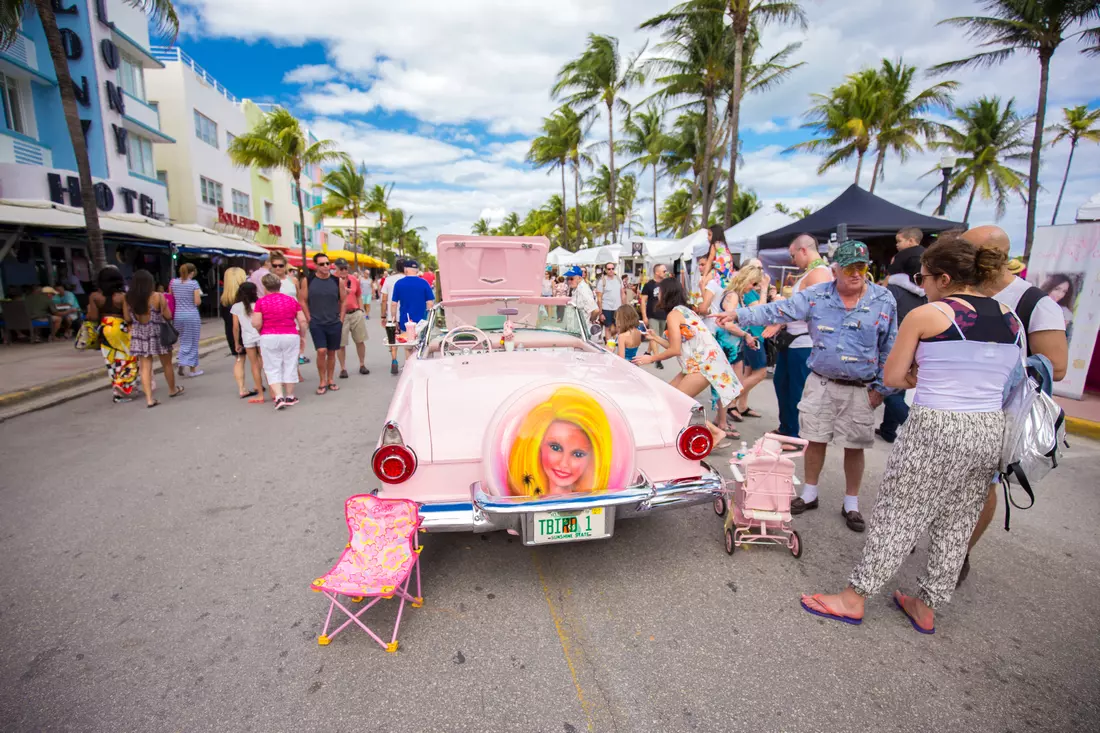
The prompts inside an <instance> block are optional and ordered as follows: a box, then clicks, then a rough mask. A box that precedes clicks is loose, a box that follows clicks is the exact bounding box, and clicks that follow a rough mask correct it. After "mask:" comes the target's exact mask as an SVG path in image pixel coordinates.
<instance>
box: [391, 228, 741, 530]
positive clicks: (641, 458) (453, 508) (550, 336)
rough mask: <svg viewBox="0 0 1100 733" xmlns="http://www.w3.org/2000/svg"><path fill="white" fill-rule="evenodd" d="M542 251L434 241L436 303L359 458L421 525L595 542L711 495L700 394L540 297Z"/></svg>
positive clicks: (713, 486) (509, 243)
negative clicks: (611, 347)
mask: <svg viewBox="0 0 1100 733" xmlns="http://www.w3.org/2000/svg"><path fill="white" fill-rule="evenodd" d="M548 248H549V242H548V241H547V240H546V239H545V238H541V237H532V238H519V237H464V236H442V237H440V238H439V240H438V257H439V265H440V278H441V289H442V298H443V300H442V302H439V303H436V305H435V308H434V309H433V310H432V312H431V313H430V314H429V316H428V319H427V321H426V322H423V323H421V324H420V325H419V327H418V328H417V332H418V336H417V338H416V343H415V346H411V347H408V348H409V354H408V360H407V362H406V364H405V368H404V371H403V373H402V375H401V378H400V380H399V381H398V384H397V389H396V392H395V393H394V396H393V401H392V402H391V403H390V408H389V412H388V413H387V415H386V424H385V426H384V427H383V429H382V434H381V436H380V437H379V441H378V447H377V449H376V450H375V452H374V455H373V457H372V466H373V469H374V473H375V475H376V476H377V477H378V479H379V480H380V481H381V482H382V486H381V488H380V489H378V491H377V494H378V496H382V497H394V498H402V499H411V500H413V501H415V502H417V503H418V504H419V505H420V511H421V513H422V516H423V528H424V529H425V530H427V531H428V532H471V531H472V532H491V531H497V530H505V531H507V532H509V533H511V534H514V535H517V536H519V537H521V538H522V539H523V542H524V544H527V545H539V544H544V543H553V542H569V541H574V540H589V539H601V538H606V537H610V536H611V535H612V534H613V533H614V531H615V523H616V522H617V521H619V520H622V519H626V518H629V517H634V516H640V515H645V514H648V513H650V512H653V511H656V510H659V509H666V508H672V507H684V506H690V505H692V504H702V503H712V502H713V501H714V500H715V499H716V498H718V497H719V496H720V495H721V490H722V486H723V482H722V478H721V477H720V476H719V474H718V473H717V472H716V471H714V470H713V469H711V468H710V467H709V466H708V465H707V464H706V463H705V462H704V459H705V458H706V457H707V455H708V454H709V453H710V451H711V448H712V439H711V434H710V432H709V431H708V430H707V428H706V425H705V415H704V411H703V409H702V407H701V406H699V405H698V404H697V403H696V402H695V401H694V400H692V399H691V398H689V397H687V396H686V395H684V394H683V393H681V392H679V391H678V390H676V389H673V388H672V387H670V386H668V385H667V384H666V383H665V382H663V381H662V380H660V379H658V378H657V377H655V376H653V375H651V374H649V373H648V372H646V371H645V370H643V369H640V368H638V367H636V366H634V365H633V364H631V363H629V362H627V361H625V360H624V359H621V358H619V357H618V356H616V355H615V354H613V353H612V352H610V351H608V350H607V349H606V348H604V346H603V344H602V343H601V342H600V341H599V340H598V339H593V337H592V335H591V333H590V328H591V327H590V325H589V323H588V317H587V314H583V313H580V312H579V311H578V310H577V309H576V308H574V307H573V306H572V305H569V302H568V300H567V299H566V298H548V297H542V296H541V293H542V291H543V287H542V282H543V275H544V272H545V269H546V254H547V250H548Z"/></svg>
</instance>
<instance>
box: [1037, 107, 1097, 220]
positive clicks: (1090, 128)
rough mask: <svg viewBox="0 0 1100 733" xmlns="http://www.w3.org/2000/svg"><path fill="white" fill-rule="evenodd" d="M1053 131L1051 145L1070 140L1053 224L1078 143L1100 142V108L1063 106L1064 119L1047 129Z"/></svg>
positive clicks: (1056, 218) (1055, 205) (1052, 218)
mask: <svg viewBox="0 0 1100 733" xmlns="http://www.w3.org/2000/svg"><path fill="white" fill-rule="evenodd" d="M1046 131H1047V132H1049V133H1053V134H1054V138H1053V139H1051V141H1050V143H1049V146H1050V147H1054V146H1055V145H1057V144H1058V143H1060V142H1062V141H1063V140H1069V158H1068V159H1067V160H1066V172H1065V173H1064V174H1062V187H1061V188H1060V189H1058V200H1057V201H1056V202H1055V203H1054V215H1053V216H1051V217H1050V223H1051V225H1053V224H1054V223H1055V222H1057V221H1058V209H1059V208H1061V206H1062V195H1063V194H1065V192H1066V181H1068V180H1069V167H1070V166H1071V165H1073V152H1074V151H1075V150H1076V149H1077V143H1079V142H1081V141H1082V140H1085V141H1087V142H1093V143H1100V109H1094V110H1092V111H1091V112H1090V111H1089V109H1088V107H1086V106H1085V105H1083V104H1081V105H1078V106H1076V107H1063V108H1062V121H1061V122H1059V123H1058V124H1057V125H1051V126H1050V127H1048V128H1047V129H1046Z"/></svg>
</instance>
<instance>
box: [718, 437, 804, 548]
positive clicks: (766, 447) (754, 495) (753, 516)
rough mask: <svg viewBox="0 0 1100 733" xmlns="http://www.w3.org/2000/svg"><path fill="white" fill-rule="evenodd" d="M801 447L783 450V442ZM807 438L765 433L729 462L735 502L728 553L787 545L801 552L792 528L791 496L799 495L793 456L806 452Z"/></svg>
mask: <svg viewBox="0 0 1100 733" xmlns="http://www.w3.org/2000/svg"><path fill="white" fill-rule="evenodd" d="M785 445H786V446H790V447H792V448H797V450H795V451H792V452H787V451H784V450H783V448H784V446H785ZM806 445H807V443H806V441H805V440H802V439H800V438H789V437H787V436H785V435H777V434H775V433H766V434H765V435H764V437H763V438H760V439H759V440H757V441H756V443H755V444H754V445H753V447H752V448H751V449H750V450H749V451H748V453H747V454H745V455H744V456H740V457H734V458H733V459H732V460H731V461H730V472H731V473H732V474H733V492H732V493H733V501H732V502H730V505H729V513H728V514H727V515H726V525H725V532H724V534H725V541H726V552H728V553H729V554H731V555H732V554H733V552H734V550H735V549H736V548H738V547H740V546H741V545H766V544H775V545H784V546H786V547H787V549H789V550H790V551H791V554H792V555H794V556H795V557H796V558H799V557H802V538H801V537H800V536H799V534H798V532H797V531H795V530H794V529H793V528H792V527H791V500H793V499H794V497H795V496H796V495H797V494H796V493H795V489H794V486H795V483H797V481H798V479H797V478H796V477H795V473H794V461H793V459H794V458H798V457H799V456H801V455H804V454H805V452H806Z"/></svg>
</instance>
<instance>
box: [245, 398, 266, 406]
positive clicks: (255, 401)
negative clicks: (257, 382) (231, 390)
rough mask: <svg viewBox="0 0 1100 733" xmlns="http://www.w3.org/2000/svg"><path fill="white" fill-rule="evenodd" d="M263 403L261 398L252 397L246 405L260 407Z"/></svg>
mask: <svg viewBox="0 0 1100 733" xmlns="http://www.w3.org/2000/svg"><path fill="white" fill-rule="evenodd" d="M263 403H264V398H263V397H262V396H261V397H253V398H252V399H250V400H249V401H248V404H250V405H262V404H263Z"/></svg>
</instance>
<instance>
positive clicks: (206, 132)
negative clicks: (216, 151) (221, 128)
mask: <svg viewBox="0 0 1100 733" xmlns="http://www.w3.org/2000/svg"><path fill="white" fill-rule="evenodd" d="M195 137H197V138H198V139H199V140H202V141H203V142H204V143H208V144H210V145H213V146H214V147H215V148H216V147H218V123H216V122H214V120H212V119H210V118H209V117H207V116H206V115H204V114H203V113H202V112H199V111H198V110H195Z"/></svg>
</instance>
